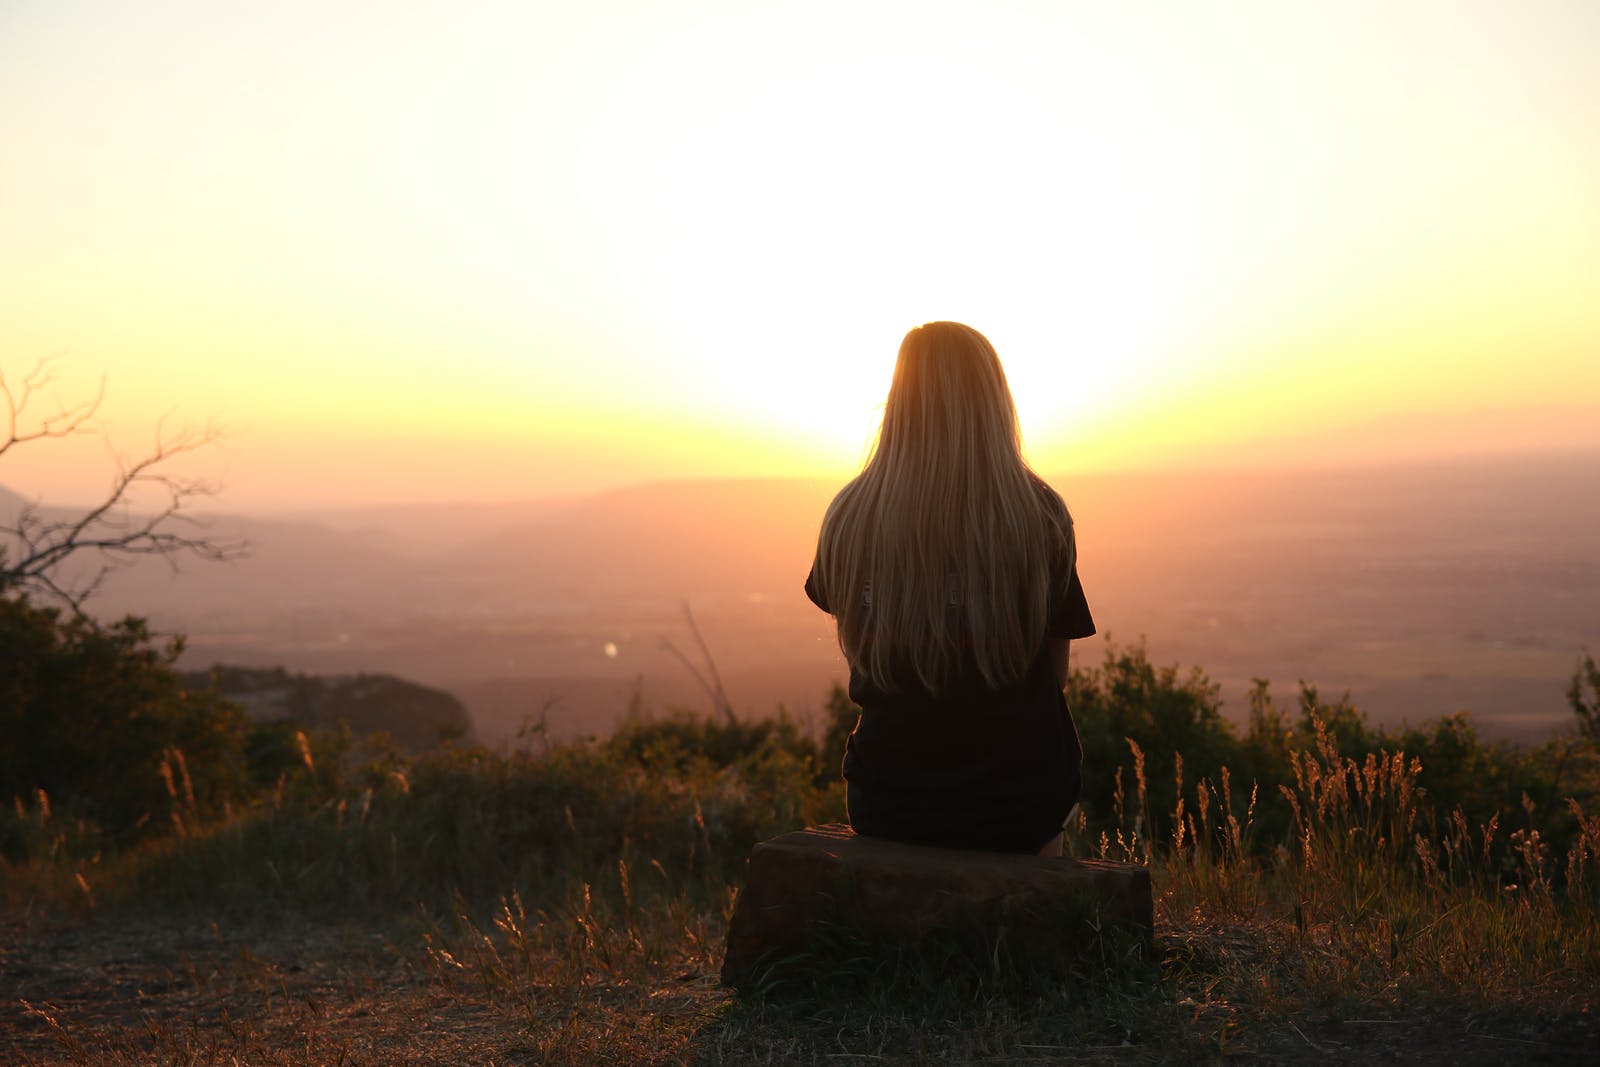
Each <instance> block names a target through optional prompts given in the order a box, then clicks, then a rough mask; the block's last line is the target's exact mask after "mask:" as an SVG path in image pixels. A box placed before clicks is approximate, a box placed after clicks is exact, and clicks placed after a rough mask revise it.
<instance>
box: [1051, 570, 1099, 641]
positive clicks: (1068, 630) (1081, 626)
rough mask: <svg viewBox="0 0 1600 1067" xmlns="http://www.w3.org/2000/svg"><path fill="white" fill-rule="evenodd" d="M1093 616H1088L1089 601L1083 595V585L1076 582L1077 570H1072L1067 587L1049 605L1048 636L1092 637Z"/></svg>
mask: <svg viewBox="0 0 1600 1067" xmlns="http://www.w3.org/2000/svg"><path fill="white" fill-rule="evenodd" d="M1094 632H1095V631H1094V616H1093V615H1091V614H1089V601H1088V598H1086V597H1085V596H1084V595H1083V583H1082V582H1080V581H1079V580H1078V568H1077V567H1076V566H1074V567H1073V568H1072V574H1071V575H1070V576H1069V577H1068V578H1067V586H1066V588H1065V589H1063V590H1060V592H1059V593H1058V594H1057V595H1056V598H1055V599H1054V601H1053V602H1052V603H1051V605H1050V636H1051V637H1064V638H1071V639H1074V640H1075V639H1077V638H1080V637H1093V636H1094Z"/></svg>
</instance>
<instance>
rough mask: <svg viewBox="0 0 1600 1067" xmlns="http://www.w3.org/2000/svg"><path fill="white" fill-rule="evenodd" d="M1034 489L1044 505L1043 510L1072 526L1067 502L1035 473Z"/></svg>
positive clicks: (1064, 523) (1065, 524)
mask: <svg viewBox="0 0 1600 1067" xmlns="http://www.w3.org/2000/svg"><path fill="white" fill-rule="evenodd" d="M1033 487H1034V491H1035V492H1036V493H1038V495H1039V502H1040V503H1041V504H1042V505H1043V506H1044V510H1045V512H1046V513H1047V514H1048V515H1049V516H1050V517H1051V518H1052V519H1054V520H1055V521H1057V522H1059V523H1061V524H1062V525H1064V526H1067V527H1071V526H1072V512H1070V511H1068V510H1067V502H1066V501H1065V500H1063V499H1062V498H1061V494H1060V493H1058V492H1056V490H1055V487H1054V486H1052V485H1051V484H1050V483H1049V482H1047V481H1045V480H1044V479H1043V478H1041V477H1039V476H1038V475H1037V474H1035V475H1034V476H1033Z"/></svg>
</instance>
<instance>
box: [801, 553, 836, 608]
mask: <svg viewBox="0 0 1600 1067" xmlns="http://www.w3.org/2000/svg"><path fill="white" fill-rule="evenodd" d="M806 596H808V597H810V598H811V602H812V603H813V604H815V605H816V606H817V607H819V608H821V609H822V610H823V611H827V610H828V602H827V601H826V600H824V599H823V598H822V587H821V586H819V585H818V584H817V564H816V561H815V560H813V561H812V563H811V573H809V574H807V575H806ZM829 614H832V613H831V612H830V613H829Z"/></svg>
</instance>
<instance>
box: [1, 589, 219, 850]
mask: <svg viewBox="0 0 1600 1067" xmlns="http://www.w3.org/2000/svg"><path fill="white" fill-rule="evenodd" d="M181 648H182V645H181V642H180V641H179V640H178V639H175V638H174V639H171V640H169V641H167V642H165V643H157V641H156V638H155V637H154V636H153V635H152V634H151V632H150V630H149V627H148V626H147V625H146V624H145V623H144V621H143V620H140V619H135V618H131V617H130V618H126V619H123V620H121V621H120V622H116V623H112V624H110V625H106V626H102V625H100V624H97V623H95V622H94V621H92V620H90V619H88V618H85V617H82V616H73V617H63V615H62V613H61V612H60V611H58V610H55V609H50V608H39V607H35V606H34V605H32V604H30V603H29V602H28V601H27V600H26V599H25V598H22V597H17V596H9V597H0V798H5V799H6V800H10V801H12V802H13V806H15V803H16V801H18V800H26V801H27V802H29V803H35V804H37V803H39V797H40V795H41V794H42V795H43V797H44V798H45V800H44V803H47V804H49V805H51V806H53V807H54V808H55V810H56V811H57V813H58V815H71V816H72V817H75V818H81V819H84V820H87V821H88V822H90V823H92V824H93V825H95V826H97V827H99V828H100V829H102V830H104V831H105V832H107V833H109V834H110V835H112V836H113V838H126V837H135V836H143V835H145V834H148V833H150V832H152V831H156V830H160V829H162V828H164V827H166V826H167V825H170V824H171V822H172V820H173V819H174V818H177V819H180V820H181V819H191V820H192V819H193V818H204V817H209V816H210V815H212V814H215V813H216V812H218V811H220V810H222V808H223V807H224V806H225V805H226V804H228V803H230V802H235V801H238V800H241V799H243V797H244V796H245V795H246V794H247V792H248V786H247V779H246V775H245V773H244V732H245V717H244V713H243V712H242V711H241V710H240V709H238V708H237V707H235V706H233V705H231V704H228V703H226V702H224V701H222V700H220V699H218V698H216V697H215V696H214V695H211V694H206V693H191V692H189V691H187V690H186V689H185V688H184V686H183V684H182V682H181V681H180V679H179V677H178V675H177V673H176V672H175V671H174V670H173V662H174V661H175V660H176V659H177V657H178V653H179V651H180V650H181ZM0 847H3V848H4V849H5V851H6V853H7V854H8V855H14V854H15V853H16V852H17V851H18V850H20V849H21V848H22V842H21V840H19V839H18V838H17V837H16V836H14V835H11V834H9V833H8V834H7V836H6V837H5V839H4V840H3V841H0Z"/></svg>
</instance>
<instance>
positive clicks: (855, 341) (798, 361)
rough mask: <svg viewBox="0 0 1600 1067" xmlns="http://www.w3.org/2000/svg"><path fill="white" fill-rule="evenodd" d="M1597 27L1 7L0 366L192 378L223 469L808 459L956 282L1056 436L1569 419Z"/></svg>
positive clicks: (550, 475) (185, 414) (43, 471)
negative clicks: (223, 428) (50, 358)
mask: <svg viewBox="0 0 1600 1067" xmlns="http://www.w3.org/2000/svg"><path fill="white" fill-rule="evenodd" d="M1597 60H1600V5H1596V4H1593V3H1589V2H1585V0H1577V2H1572V3H1555V2H1542V0H1541V2H1531V3H1514V2H1507V3H1495V4H1485V3H1471V2H1461V0H1455V2H1448V3H1438V4H1404V3H1400V4H1397V3H1341V4H1290V3H1276V2H1272V3H1259V4H1221V3H1218V4H1189V3H1172V4H1160V5H1135V4H1104V3H1067V2H1059V0H1058V2H1048V3H1007V2H1003V0H985V2H981V3H977V2H975V3H937V2H932V0H916V2H911V3H889V2H870V0H850V2H846V3H829V2H818V0H806V2H803V3H790V2H778V3H761V2H757V0H739V2H732V3H710V2H697V0H682V2H677V3H670V4H669V3H657V2H637V3H611V2H600V0H591V2H583V3H577V2H573V3H559V4H557V3H537V2H534V3H506V4H445V3H438V4H423V3H404V4H395V3H376V2H373V3H364V2H363V3H338V4H327V3H281V4H254V5H242V4H231V3H215V2H200V0H196V2H162V0H145V2H141V3H138V4H119V3H102V4H94V3H72V2H61V0H57V2H45V0H40V2H32V3H30V2H20V0H13V2H10V3H7V4H6V5H4V7H0V148H3V151H4V160H5V165H4V166H3V167H0V370H4V371H5V372H6V373H7V375H8V376H9V379H8V380H14V379H15V377H16V375H18V374H19V373H20V372H21V371H23V370H25V369H26V367H27V366H29V365H31V364H32V363H33V361H34V360H36V359H37V358H39V357H41V356H47V355H50V354H52V353H62V355H61V358H60V359H59V360H58V361H57V363H56V365H55V366H56V369H57V377H58V380H59V384H58V386H57V388H58V390H59V392H58V393H57V395H58V396H60V397H61V398H63V399H71V398H74V397H76V396H78V395H81V394H83V393H84V392H86V391H92V389H93V387H94V383H95V382H96V380H97V379H98V378H99V376H100V375H101V374H102V373H103V374H104V375H105V376H106V378H107V381H108V395H107V400H106V403H105V405H104V408H103V411H102V417H101V420H100V421H101V424H102V425H103V426H104V428H105V429H106V430H107V432H109V433H110V434H111V436H112V440H113V442H114V443H115V445H116V446H117V447H118V448H121V449H123V450H124V451H137V450H138V449H139V448H140V447H141V446H142V445H143V444H144V443H145V442H146V441H147V439H148V437H149V434H150V431H151V428H152V427H153V426H154V424H155V422H156V420H157V419H158V418H160V417H161V416H162V415H163V414H167V413H171V414H170V417H171V419H172V420H173V421H174V422H176V423H185V422H188V423H196V422H205V421H206V420H208V419H212V418H216V419H219V420H220V421H222V422H223V423H225V424H226V425H227V426H228V427H229V428H230V429H231V437H230V439H229V442H228V446H227V448H226V450H225V451H224V452H219V453H216V454H214V455H211V456H208V457H205V458H203V459H200V458H197V461H196V462H197V463H198V464H199V467H198V470H199V471H200V472H201V473H205V474H207V475H209V476H216V477H221V478H223V479H225V480H226V482H227V484H228V491H227V494H226V495H225V496H224V498H223V499H224V502H225V503H227V504H229V505H232V506H239V507H251V506H267V505H280V504H310V503H320V502H326V501H331V500H337V499H341V498H349V499H352V500H356V501H378V500H383V501H398V500H427V499H451V498H512V497H527V496H536V495H540V494H543V493H547V492H566V491H571V490H574V489H578V488H582V487H587V486H596V485H615V484H620V483H625V482H632V481H641V480H646V479H652V478H658V477H666V476H706V475H727V474H753V473H773V474H793V473H817V474H821V475H825V476H833V477H836V476H839V475H841V474H844V473H847V472H848V471H849V470H850V469H852V468H853V467H854V465H855V464H857V463H858V462H859V460H860V458H861V456H862V451H863V446H864V444H865V443H866V441H867V439H868V436H869V434H870V432H871V431H872V429H873V425H874V420H875V409H876V407H877V405H878V404H879V403H881V400H882V395H883V391H884V389H885V388H886V386H887V382H888V375H889V372H890V369H891V364H892V359H893V355H894V350H895V347H896V346H897V344H898V341H899V337H900V335H901V334H902V333H903V332H904V331H905V330H906V329H907V328H908V327H909V326H912V325H915V324H916V323H919V322H922V321H926V320H929V319H938V318H955V319H961V320H964V321H968V322H970V323H972V324H973V325H974V326H977V327H978V328H979V329H981V330H983V331H984V332H986V333H987V334H988V335H989V336H990V337H991V339H993V340H994V342H995V344H996V346H997V348H998V349H999V351H1000V353H1001V356H1002V358H1003V359H1004V360H1005V361H1006V364H1007V369H1008V372H1009V374H1010V377H1011V381H1012V385H1013V388H1014V390H1015V392H1016V393H1017V396H1018V400H1019V405H1020V407H1021V410H1022V414H1023V419H1024V430H1025V433H1026V435H1027V439H1028V442H1029V445H1030V449H1031V452H1032V454H1033V456H1034V458H1035V461H1036V464H1037V465H1038V466H1040V467H1041V468H1043V469H1046V470H1050V471H1058V470H1088V469H1095V468H1104V467H1113V466H1117V465H1130V464H1146V465H1162V464H1166V463H1173V462H1193V461H1196V460H1197V459H1211V460H1217V461H1227V462H1239V461H1246V462H1248V461H1252V460H1256V459H1264V460H1271V461H1274V462H1280V461H1286V460H1293V459H1306V458H1310V459H1324V460H1326V459H1328V458H1332V457H1336V456H1339V455H1343V454H1352V455H1359V456H1363V457H1370V456H1373V455H1378V454H1394V455H1401V454H1412V453H1426V452H1437V451H1454V450H1470V449H1476V448H1484V447H1490V448H1502V447H1533V446H1545V445H1572V444H1600V62H1597ZM104 476H105V466H104V461H103V448H102V446H101V445H100V444H98V443H97V442H91V441H86V442H81V443H79V444H77V445H46V446H38V447H35V448H33V449H31V450H30V451H29V452H28V453H27V454H24V453H23V452H22V451H21V450H19V451H17V452H14V453H13V454H12V455H11V456H8V457H6V459H5V460H4V462H3V464H0V483H4V484H7V485H11V486H13V487H15V488H22V489H26V490H28V491H30V492H38V493H44V494H47V495H51V496H57V497H65V498H69V499H70V498H72V497H74V496H80V497H81V496H85V495H87V494H88V493H89V492H92V491H93V489H94V488H96V487H97V486H98V485H99V483H100V482H101V481H102V480H103V479H104Z"/></svg>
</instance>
